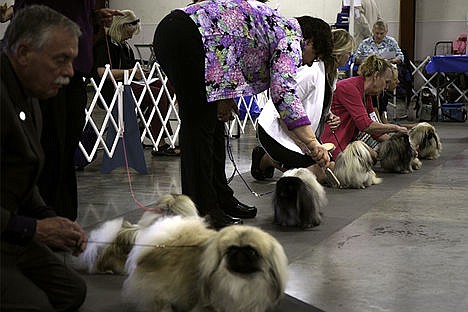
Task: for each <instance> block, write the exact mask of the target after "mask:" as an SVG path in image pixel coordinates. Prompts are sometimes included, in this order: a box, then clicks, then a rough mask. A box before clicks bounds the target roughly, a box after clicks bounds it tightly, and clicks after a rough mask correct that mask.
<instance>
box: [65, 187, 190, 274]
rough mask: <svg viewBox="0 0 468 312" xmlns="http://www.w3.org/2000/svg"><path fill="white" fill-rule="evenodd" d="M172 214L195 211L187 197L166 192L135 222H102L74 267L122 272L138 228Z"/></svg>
mask: <svg viewBox="0 0 468 312" xmlns="http://www.w3.org/2000/svg"><path fill="white" fill-rule="evenodd" d="M173 215H181V216H185V217H194V216H198V213H197V208H196V206H195V204H194V203H193V201H192V200H191V199H190V198H189V197H188V196H185V195H172V194H168V195H165V196H163V197H162V198H161V199H160V200H159V201H158V203H157V204H156V207H155V208H153V209H148V211H146V212H145V213H144V214H143V215H142V217H141V219H140V221H138V223H136V224H132V223H130V222H128V221H124V219H123V218H117V219H114V220H110V221H107V222H105V223H104V224H103V225H102V226H101V227H99V228H98V229H96V230H94V231H92V232H91V233H90V235H89V244H88V247H87V248H86V250H85V251H84V252H83V253H82V254H81V255H80V256H79V258H78V261H77V263H75V264H74V267H75V268H76V269H79V270H86V271H87V272H88V273H104V272H107V273H116V274H121V273H125V262H126V261H127V255H128V253H129V252H130V251H131V249H132V248H133V244H134V242H135V239H136V237H137V236H138V235H139V233H140V231H141V230H142V229H145V228H147V227H148V226H150V225H151V224H152V223H154V222H155V221H156V220H158V219H160V218H163V217H166V216H173Z"/></svg>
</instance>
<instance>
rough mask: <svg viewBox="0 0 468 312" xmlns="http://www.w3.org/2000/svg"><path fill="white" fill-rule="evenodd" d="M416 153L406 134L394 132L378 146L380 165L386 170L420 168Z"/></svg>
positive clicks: (401, 171)
mask: <svg viewBox="0 0 468 312" xmlns="http://www.w3.org/2000/svg"><path fill="white" fill-rule="evenodd" d="M417 156H418V153H417V151H416V149H415V147H414V146H413V144H411V142H410V140H409V136H408V134H405V133H395V134H393V135H391V136H390V139H388V140H386V141H384V142H382V144H381V145H380V148H379V156H378V158H379V160H380V165H381V166H382V168H383V169H385V170H386V171H391V172H397V173H410V172H413V169H414V170H418V169H420V168H421V166H422V163H421V161H420V160H419V159H418V157H417Z"/></svg>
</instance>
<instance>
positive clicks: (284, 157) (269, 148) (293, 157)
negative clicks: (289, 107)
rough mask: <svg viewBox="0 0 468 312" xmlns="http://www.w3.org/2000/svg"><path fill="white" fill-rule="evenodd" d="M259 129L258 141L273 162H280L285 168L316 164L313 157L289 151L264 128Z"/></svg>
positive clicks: (305, 166) (259, 127)
mask: <svg viewBox="0 0 468 312" xmlns="http://www.w3.org/2000/svg"><path fill="white" fill-rule="evenodd" d="M257 127H258V128H257V135H258V140H259V141H260V143H261V144H262V147H263V148H264V149H265V151H266V152H267V153H268V155H270V157H271V158H273V160H275V161H277V162H279V163H280V164H281V166H282V167H283V168H285V169H293V168H307V167H310V166H312V165H313V164H315V161H314V160H313V159H312V157H310V156H308V155H304V154H300V153H297V152H294V151H291V150H290V149H287V148H286V147H284V146H283V145H281V144H279V143H278V142H277V141H276V140H275V139H273V138H272V137H271V136H269V135H268V133H266V132H265V130H264V129H263V128H262V126H260V125H258V126H257Z"/></svg>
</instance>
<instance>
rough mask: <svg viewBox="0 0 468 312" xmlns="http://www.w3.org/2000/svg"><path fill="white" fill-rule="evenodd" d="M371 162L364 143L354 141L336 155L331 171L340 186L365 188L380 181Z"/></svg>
mask: <svg viewBox="0 0 468 312" xmlns="http://www.w3.org/2000/svg"><path fill="white" fill-rule="evenodd" d="M373 164H374V161H373V159H372V156H371V153H370V151H369V148H368V147H367V145H366V143H364V142H362V141H354V142H351V143H350V144H348V146H346V148H345V149H344V151H342V152H341V153H340V154H339V155H338V157H337V158H336V162H335V167H334V169H333V172H334V173H335V176H336V178H337V179H338V180H339V181H340V183H341V188H366V187H368V186H371V185H373V184H380V183H381V182H382V179H381V178H378V177H377V175H376V174H375V171H374V170H373Z"/></svg>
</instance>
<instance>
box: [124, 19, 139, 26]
mask: <svg viewBox="0 0 468 312" xmlns="http://www.w3.org/2000/svg"><path fill="white" fill-rule="evenodd" d="M139 22H140V19H137V20H134V21H133V22H130V23H125V24H127V25H132V26H136V25H138V23H139Z"/></svg>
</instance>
